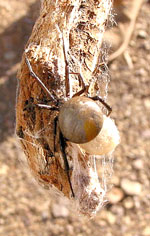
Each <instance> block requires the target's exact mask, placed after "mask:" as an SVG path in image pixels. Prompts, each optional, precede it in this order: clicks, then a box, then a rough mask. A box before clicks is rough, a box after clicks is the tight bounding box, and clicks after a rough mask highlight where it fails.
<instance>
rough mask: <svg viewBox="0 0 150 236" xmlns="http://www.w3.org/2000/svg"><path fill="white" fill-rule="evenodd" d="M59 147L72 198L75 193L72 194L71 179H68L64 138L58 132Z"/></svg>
mask: <svg viewBox="0 0 150 236" xmlns="http://www.w3.org/2000/svg"><path fill="white" fill-rule="evenodd" d="M60 148H61V152H62V155H63V159H64V165H65V171H66V173H67V178H68V182H69V185H70V189H71V192H72V197H73V198H74V197H75V194H74V191H73V188H72V184H71V180H70V175H69V163H68V160H67V156H66V152H65V148H66V141H65V139H64V137H63V135H62V133H61V132H60Z"/></svg>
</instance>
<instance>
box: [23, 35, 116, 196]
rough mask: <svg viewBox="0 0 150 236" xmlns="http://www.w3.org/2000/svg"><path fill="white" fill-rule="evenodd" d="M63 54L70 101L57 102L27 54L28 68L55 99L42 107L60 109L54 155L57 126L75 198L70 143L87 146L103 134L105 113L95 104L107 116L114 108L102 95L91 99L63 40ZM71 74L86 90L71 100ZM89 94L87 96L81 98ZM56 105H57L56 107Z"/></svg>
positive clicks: (67, 93) (55, 122)
mask: <svg viewBox="0 0 150 236" xmlns="http://www.w3.org/2000/svg"><path fill="white" fill-rule="evenodd" d="M63 54H64V60H65V89H66V98H67V99H68V100H67V101H64V103H63V104H62V101H60V99H58V98H57V99H56V98H55V97H54V96H53V95H52V94H51V93H50V91H49V90H48V89H47V87H46V86H45V85H44V83H43V82H42V81H41V80H40V78H39V77H38V76H37V75H36V74H35V73H34V71H33V69H32V66H31V64H30V61H29V59H28V57H27V55H26V54H25V60H26V64H27V66H28V69H29V72H30V75H31V76H32V77H33V78H35V79H36V81H37V82H38V84H39V86H40V87H41V88H42V89H43V90H44V91H45V92H46V93H47V94H48V96H49V97H50V99H51V100H52V104H53V105H52V106H48V105H44V104H37V105H38V106H39V107H42V108H48V109H52V110H57V111H58V112H59V113H58V116H56V117H55V119H54V154H55V152H56V147H55V137H56V132H57V127H58V128H59V143H60V150H61V153H62V156H63V160H64V166H65V171H66V174H67V178H68V182H69V185H70V190H71V193H72V197H73V198H74V197H75V193H74V191H73V187H72V183H71V179H70V174H69V171H70V169H69V163H68V160H67V155H66V151H65V149H66V147H67V141H69V142H73V143H76V144H81V143H87V142H89V141H91V140H93V139H94V138H95V137H96V136H97V135H98V134H99V132H100V131H101V129H102V126H103V113H102V111H101V108H100V106H99V105H98V104H97V103H96V102H95V101H99V102H101V103H102V104H103V105H104V106H105V107H106V108H107V111H108V112H107V116H109V115H110V113H111V111H112V108H111V107H110V106H109V105H108V104H107V103H106V102H105V101H104V100H103V99H102V98H101V97H99V96H94V97H89V96H88V88H89V86H87V85H85V83H84V80H83V78H82V76H81V75H80V74H79V73H70V72H69V65H68V61H67V52H66V49H65V43H64V39H63ZM69 74H76V75H78V79H79V85H80V86H82V89H81V90H80V91H78V92H77V93H76V94H74V95H73V96H72V97H71V98H70V97H69V94H70V84H69ZM84 93H85V95H86V96H81V95H83V94H84ZM54 104H55V105H54Z"/></svg>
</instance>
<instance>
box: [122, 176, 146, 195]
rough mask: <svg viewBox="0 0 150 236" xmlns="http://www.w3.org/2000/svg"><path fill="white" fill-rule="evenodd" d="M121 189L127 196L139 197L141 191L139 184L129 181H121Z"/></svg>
mask: <svg viewBox="0 0 150 236" xmlns="http://www.w3.org/2000/svg"><path fill="white" fill-rule="evenodd" d="M121 188H122V189H123V190H124V191H125V193H126V194H128V195H140V194H141V191H142V185H141V184H140V183H139V182H137V181H131V180H129V179H122V180H121Z"/></svg>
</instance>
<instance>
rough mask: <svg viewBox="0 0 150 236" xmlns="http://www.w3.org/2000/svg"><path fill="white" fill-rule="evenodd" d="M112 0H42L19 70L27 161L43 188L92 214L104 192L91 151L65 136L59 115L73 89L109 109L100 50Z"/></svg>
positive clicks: (20, 129) (20, 126) (19, 124)
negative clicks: (84, 150)
mask: <svg viewBox="0 0 150 236" xmlns="http://www.w3.org/2000/svg"><path fill="white" fill-rule="evenodd" d="M111 5H112V3H111V0H97V1H95V0H92V1H91V0H89V1H86V2H83V1H81V0H78V1H77V0H68V1H62V0H60V1H57V0H43V1H42V6H41V11H40V16H39V18H38V19H37V21H36V23H35V26H34V28H33V31H32V34H31V37H30V39H29V41H28V43H27V45H26V49H25V53H24V55H23V58H22V63H21V69H20V71H19V72H18V79H19V86H18V94H17V105H16V133H17V135H18V137H19V140H20V143H21V144H22V148H23V150H24V152H25V154H26V156H27V161H28V164H29V166H30V168H31V170H32V172H33V174H34V176H35V177H36V179H37V180H38V181H39V182H40V183H41V184H43V185H44V187H46V188H48V189H54V190H55V191H57V192H59V193H60V194H61V193H62V195H64V196H66V197H67V198H69V199H73V200H74V202H75V203H76V204H77V206H78V210H79V211H80V212H81V213H82V214H84V215H88V216H93V215H94V214H95V213H96V212H97V210H98V209H99V208H100V207H101V206H102V204H103V197H104V195H105V191H104V189H103V188H102V186H101V184H100V182H99V179H98V176H97V173H96V170H95V169H94V168H93V163H91V156H89V155H88V154H86V153H85V152H83V151H82V149H81V148H80V147H79V145H77V144H76V143H72V142H70V141H69V140H66V139H65V138H64V137H63V135H62V132H60V127H59V126H61V122H62V121H60V123H59V122H58V121H57V117H58V115H59V111H60V109H61V107H62V105H63V104H65V102H67V101H69V99H71V97H72V96H73V95H74V94H75V95H76V96H81V94H82V96H89V97H91V98H93V99H94V101H93V102H94V103H95V104H96V106H101V105H100V104H101V103H102V104H103V105H105V106H106V108H108V107H107V104H106V103H105V101H104V100H103V99H101V98H100V99H99V101H96V100H97V97H98V96H99V95H100V96H101V97H104V96H106V88H107V83H108V74H107V71H104V70H103V68H104V66H105V63H104V61H103V60H102V59H101V58H102V51H101V50H100V49H101V43H102V36H103V33H104V29H105V26H106V24H107V20H108V15H109V13H110V9H111ZM99 64H100V65H99ZM102 64H103V68H101V65H102ZM97 104H98V105H97ZM99 111H100V113H99V114H100V116H99V120H100V124H99V127H98V129H99V130H100V129H101V126H102V124H101V122H102V116H101V108H100V110H99ZM87 112H88V111H87ZM97 133H98V131H97ZM94 135H95V134H94Z"/></svg>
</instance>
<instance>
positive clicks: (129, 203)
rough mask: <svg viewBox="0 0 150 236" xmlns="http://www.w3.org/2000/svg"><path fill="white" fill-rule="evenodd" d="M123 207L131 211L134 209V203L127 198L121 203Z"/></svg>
mask: <svg viewBox="0 0 150 236" xmlns="http://www.w3.org/2000/svg"><path fill="white" fill-rule="evenodd" d="M123 205H124V207H125V208H126V209H131V208H133V207H134V202H133V199H132V198H131V197H127V198H126V199H125V200H124V201H123Z"/></svg>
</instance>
